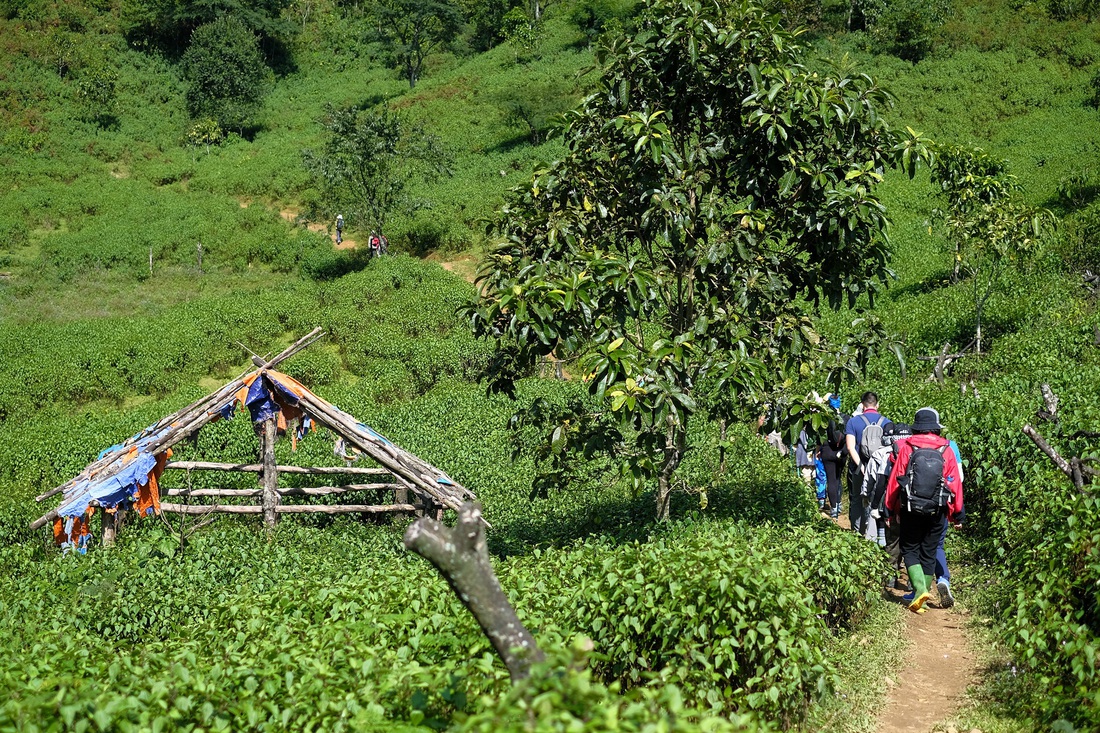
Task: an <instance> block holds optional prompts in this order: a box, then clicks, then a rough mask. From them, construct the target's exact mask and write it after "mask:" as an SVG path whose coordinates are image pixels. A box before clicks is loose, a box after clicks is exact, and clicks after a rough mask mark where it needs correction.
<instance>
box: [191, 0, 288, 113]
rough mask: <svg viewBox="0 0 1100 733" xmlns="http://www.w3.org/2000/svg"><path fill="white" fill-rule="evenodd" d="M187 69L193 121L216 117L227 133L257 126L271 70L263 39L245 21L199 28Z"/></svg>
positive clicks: (226, 21)
mask: <svg viewBox="0 0 1100 733" xmlns="http://www.w3.org/2000/svg"><path fill="white" fill-rule="evenodd" d="M183 69H184V77H185V78H186V80H187V83H188V88H187V107H188V110H189V111H190V112H191V116H192V118H194V119H205V118H208V119H212V120H214V121H215V122H217V123H218V125H219V126H220V127H222V128H223V129H237V130H242V129H243V128H244V127H246V126H248V125H250V124H252V123H253V121H254V118H255V116H256V113H257V112H259V111H260V107H261V105H262V103H263V98H264V95H265V94H266V93H267V83H268V76H269V74H270V72H269V70H268V68H267V66H266V65H265V64H264V59H263V54H261V53H260V42H259V38H258V37H257V36H256V35H255V34H254V33H253V32H252V31H251V30H249V29H248V27H247V26H245V25H244V23H242V22H241V21H239V20H237V19H236V18H235V17H232V16H224V17H221V18H218V19H217V20H215V21H213V22H212V23H207V24H206V25H203V26H200V27H199V28H197V29H196V30H195V32H194V33H192V34H191V45H190V46H189V47H188V48H187V53H185V54H184V55H183Z"/></svg>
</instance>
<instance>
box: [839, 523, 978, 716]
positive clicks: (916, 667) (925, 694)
mask: <svg viewBox="0 0 1100 733" xmlns="http://www.w3.org/2000/svg"><path fill="white" fill-rule="evenodd" d="M837 523H838V524H839V525H840V526H841V527H844V528H845V529H848V528H849V524H848V518H847V517H846V516H842V517H840V518H839V521H838V522H837ZM902 594H903V591H900V590H891V591H888V592H887V597H888V598H889V599H890V600H891V601H893V602H895V603H897V604H899V605H901V604H904V601H903V600H902V598H901V596H902ZM925 608H927V609H928V610H927V611H926V612H925V613H922V614H916V613H909V612H908V611H906V627H905V637H906V641H907V642H908V648H907V649H906V650H905V656H904V658H903V659H902V660H901V661H900V663H899V665H898V667H897V672H896V674H892V675H890V676H889V677H887V678H886V684H887V686H888V688H889V693H888V695H887V699H886V706H885V707H884V708H883V709H882V712H881V713H880V714H879V716H878V727H877V730H878V732H879V733H929V732H930V731H932V730H934V729H936V730H947V731H950V732H952V733H954V732H955V731H959V729H958V728H956V727H955V726H954V725H952V724H951V721H950V719H951V718H952V717H953V716H954V714H955V712H956V711H957V710H958V709H959V708H960V707H961V705H962V703H963V701H964V698H965V696H966V688H967V687H968V686H969V685H970V684H971V683H973V682H974V681H975V679H976V676H977V661H976V655H975V654H974V652H973V650H972V649H971V648H970V645H969V642H968V639H967V635H966V622H967V614H966V612H965V610H963V609H961V608H959V607H958V606H955V607H954V608H952V609H950V610H946V609H942V608H940V607H939V598H938V597H937V594H936V593H935V591H933V594H932V601H931V602H930V603H928V604H927V605H926V606H925ZM937 724H940V725H939V726H937ZM960 733H962V732H961V731H960ZM970 733H973V731H971V732H970ZM979 733H980V731H979Z"/></svg>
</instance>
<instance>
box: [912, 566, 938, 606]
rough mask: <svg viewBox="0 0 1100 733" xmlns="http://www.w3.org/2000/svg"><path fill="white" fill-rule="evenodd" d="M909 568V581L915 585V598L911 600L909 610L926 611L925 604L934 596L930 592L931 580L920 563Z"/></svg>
mask: <svg viewBox="0 0 1100 733" xmlns="http://www.w3.org/2000/svg"><path fill="white" fill-rule="evenodd" d="M907 570H908V571H909V582H910V583H911V584H912V586H913V600H912V601H910V602H909V610H910V611H912V612H913V613H924V611H925V608H924V604H925V603H927V602H928V599H929V598H931V597H932V594H931V593H929V592H928V591H929V588H931V581H930V580H929V577H928V576H927V575H925V574H924V570H923V569H922V568H921V566H920V565H914V566H912V567H910V568H907Z"/></svg>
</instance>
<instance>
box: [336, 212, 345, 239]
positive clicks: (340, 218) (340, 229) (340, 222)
mask: <svg viewBox="0 0 1100 733" xmlns="http://www.w3.org/2000/svg"><path fill="white" fill-rule="evenodd" d="M343 241H344V215H343V214H337V215H336V243H337V244H340V243H341V242H343Z"/></svg>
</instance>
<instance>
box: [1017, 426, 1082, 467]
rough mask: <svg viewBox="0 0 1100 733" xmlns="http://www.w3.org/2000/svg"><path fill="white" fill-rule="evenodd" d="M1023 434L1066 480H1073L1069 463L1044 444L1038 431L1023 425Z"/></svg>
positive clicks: (1049, 445) (1048, 444)
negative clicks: (1044, 454)
mask: <svg viewBox="0 0 1100 733" xmlns="http://www.w3.org/2000/svg"><path fill="white" fill-rule="evenodd" d="M1024 434H1025V435H1027V437H1029V438H1031V440H1032V441H1033V442H1034V443H1035V445H1037V446H1038V447H1039V450H1041V451H1042V452H1043V453H1046V454H1047V456H1048V457H1049V458H1050V460H1052V461H1054V465H1056V466H1058V468H1059V469H1060V470H1061V471H1062V473H1064V474H1065V475H1066V477H1067V478H1069V479H1070V480H1071V481H1072V480H1073V469H1072V468H1071V467H1070V465H1069V461H1067V460H1066V459H1065V458H1062V456H1061V454H1060V453H1058V451H1056V450H1055V449H1054V447H1053V446H1051V444H1050V443H1048V442H1046V440H1045V439H1044V438H1043V436H1042V435H1039V431H1037V430H1036V429H1035V428H1033V427H1031V426H1030V425H1024Z"/></svg>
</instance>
